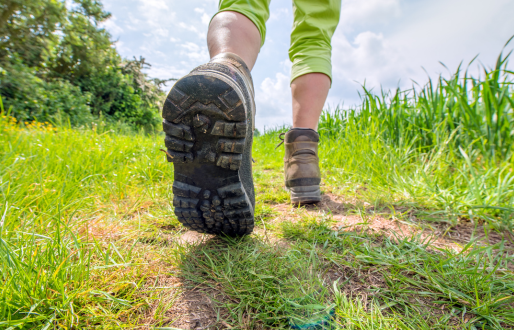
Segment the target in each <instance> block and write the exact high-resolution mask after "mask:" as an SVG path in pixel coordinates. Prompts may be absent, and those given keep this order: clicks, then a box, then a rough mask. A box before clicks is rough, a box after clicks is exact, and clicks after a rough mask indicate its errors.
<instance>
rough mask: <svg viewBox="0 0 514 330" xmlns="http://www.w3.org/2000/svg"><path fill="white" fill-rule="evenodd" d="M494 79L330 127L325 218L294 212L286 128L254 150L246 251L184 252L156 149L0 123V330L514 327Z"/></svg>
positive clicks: (507, 192)
mask: <svg viewBox="0 0 514 330" xmlns="http://www.w3.org/2000/svg"><path fill="white" fill-rule="evenodd" d="M498 63H499V65H497V66H496V67H495V68H494V69H492V70H490V71H487V70H486V71H485V72H484V75H483V77H482V78H481V79H472V78H469V77H467V76H466V75H465V74H464V75H462V74H460V73H459V72H457V74H456V75H455V76H454V77H453V78H450V79H447V80H444V79H441V80H439V81H438V85H437V86H436V85H434V84H432V83H429V84H428V85H427V86H425V87H423V88H422V89H420V88H418V89H417V90H416V92H414V91H410V92H409V93H410V94H409V93H407V92H401V91H397V92H395V93H394V94H387V93H384V94H383V95H381V96H380V97H377V96H375V95H373V94H372V93H371V92H370V91H366V92H365V94H364V98H363V106H362V107H361V108H359V109H353V110H349V111H342V110H336V111H333V112H326V113H324V115H323V118H322V121H321V123H320V132H321V135H322V143H321V145H320V157H321V159H322V171H323V182H324V184H323V186H322V190H323V192H324V193H325V195H326V199H327V200H330V201H329V202H330V203H331V204H330V203H328V202H327V203H326V204H323V205H321V206H319V207H318V208H307V209H304V208H299V209H298V208H294V207H292V206H291V205H289V197H288V194H287V191H285V190H284V188H283V186H282V173H281V169H282V166H283V165H282V157H283V150H282V148H279V149H276V150H275V149H274V148H275V145H276V144H277V143H278V132H279V131H283V130H284V129H286V128H280V129H276V130H270V131H268V132H265V134H263V135H261V136H259V137H257V138H256V141H255V145H254V150H253V154H254V158H255V160H256V163H255V165H254V177H255V180H256V189H257V195H256V196H257V203H258V204H257V208H256V221H257V227H256V231H255V234H254V235H252V236H250V237H246V238H242V239H227V238H206V239H205V240H204V241H201V242H198V243H195V244H190V243H187V242H185V241H184V240H183V239H182V238H183V237H184V236H183V235H184V230H183V229H182V228H181V227H180V225H179V223H178V221H177V220H176V218H175V216H174V215H173V207H172V205H171V203H170V201H171V199H172V192H171V189H170V186H171V178H172V175H173V168H172V166H171V165H169V164H167V163H166V162H165V161H164V155H163V153H162V152H160V151H159V149H160V148H162V137H161V136H159V135H145V134H143V133H141V134H139V133H130V132H126V131H124V132H121V131H119V130H116V128H112V127H105V126H102V124H101V122H99V123H95V124H94V125H92V127H90V128H85V127H84V128H75V129H71V128H69V127H68V128H67V127H57V128H56V127H53V126H52V125H48V124H39V123H31V124H29V123H15V122H13V121H12V119H10V118H9V117H8V116H3V117H2V118H1V119H0V141H1V142H2V143H0V193H1V196H2V198H1V205H0V217H1V218H0V265H1V266H0V328H5V329H34V328H37V329H81V328H87V329H90V328H91V329H93V328H97V329H112V328H130V329H154V328H155V329H171V328H173V327H182V328H185V327H186V326H187V327H189V328H191V327H193V328H194V327H198V328H202V327H207V326H208V325H211V326H213V327H218V328H234V329H262V328H284V327H289V326H290V324H292V323H294V322H296V323H295V324H297V325H298V324H300V323H302V322H303V323H308V322H309V321H313V320H316V319H319V318H327V317H328V315H330V313H332V312H333V313H334V315H333V317H332V319H331V321H330V324H329V325H325V328H344V329H413V328H414V329H429V328H430V329H506V328H514V301H513V298H512V297H513V296H514V274H513V269H514V264H513V253H512V251H513V246H514V244H513V242H512V235H513V225H514V224H513V218H514V216H513V214H514V211H513V208H514V206H513V202H514V179H513V168H514V166H513V161H514V158H513V155H512V152H513V151H512V148H511V146H512V143H510V142H512V140H511V139H512V129H513V104H512V99H513V96H512V95H513V90H512V85H511V81H512V74H513V73H512V72H510V71H508V70H506V61H505V60H504V59H503V58H500V60H499V62H498ZM459 75H460V76H459ZM2 111H3V110H2ZM509 139H510V140H509ZM509 141H510V142H509ZM381 226H382V227H381ZM392 227H394V228H396V229H395V230H392V229H391V228H392ZM465 232H466V233H470V236H469V237H467V236H466V237H464V238H462V237H461V238H460V239H452V238H455V237H454V236H450V235H459V234H464V233H465ZM427 233H428V234H427ZM194 297H198V299H196V298H194ZM193 298H194V299H193ZM187 299H192V300H195V299H196V300H195V301H197V305H194V304H193V303H190V302H188V300H187ZM202 299H203V300H202ZM201 301H208V303H207V302H202V303H201V304H200V302H201ZM202 304H203V305H202ZM209 311H210V312H209ZM194 315H197V316H198V315H200V316H198V319H197V320H196V321H195V319H194V317H195V316H194ZM185 319H187V320H189V321H190V323H186V322H185V321H184V320H185ZM193 322H196V326H195V325H194V324H193Z"/></svg>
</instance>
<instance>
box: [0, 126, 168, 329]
mask: <svg viewBox="0 0 514 330" xmlns="http://www.w3.org/2000/svg"><path fill="white" fill-rule="evenodd" d="M0 140H1V141H2V142H1V143H0V196H1V197H0V200H1V204H0V219H1V220H0V328H2V329H3V328H4V327H7V328H8V327H9V326H15V327H20V328H24V329H25V328H26V329H29V328H31V329H33V328H45V329H50V328H49V327H50V326H52V328H53V325H55V324H57V323H61V322H63V323H62V325H63V326H65V327H68V328H70V327H77V328H82V327H87V324H91V323H90V322H93V324H94V323H95V322H100V323H103V322H107V321H106V320H102V317H95V315H96V314H98V315H104V314H105V312H106V311H108V310H110V308H113V309H117V310H119V309H120V307H119V306H121V307H122V308H130V304H129V303H124V302H123V301H122V300H119V299H118V298H114V297H113V296H112V295H111V294H109V293H108V292H103V291H102V287H105V284H106V283H103V282H102V280H100V281H96V282H92V277H91V275H92V274H96V275H98V271H99V270H101V269H102V267H107V268H109V267H119V266H117V265H119V264H124V263H125V262H124V260H123V257H122V256H121V255H126V253H124V252H122V254H120V253H119V252H118V251H117V248H116V247H115V245H114V243H111V244H109V245H108V246H105V245H103V244H99V243H95V242H96V239H95V236H94V235H93V236H90V235H89V232H90V230H91V226H92V223H95V222H98V221H100V219H101V218H103V217H109V216H115V219H116V221H123V219H124V218H125V215H126V214H125V213H126V212H127V213H128V211H129V210H127V211H126V210H124V209H123V204H124V203H126V201H127V200H129V201H130V202H131V203H133V205H132V204H131V205H129V206H130V207H132V208H137V207H139V205H140V203H141V202H142V201H145V199H146V200H147V201H148V200H150V201H155V202H156V203H157V204H158V203H159V202H162V207H163V209H166V210H165V211H166V212H165V213H166V217H167V218H168V219H169V215H170V214H172V212H171V211H170V210H169V208H168V203H167V202H166V201H167V200H168V199H169V197H170V196H169V194H170V191H169V189H168V182H169V177H170V176H169V175H170V174H171V169H172V168H171V167H170V166H168V164H167V163H166V162H165V161H164V159H163V156H162V154H161V152H159V150H158V149H159V145H160V142H161V138H160V137H158V136H147V135H144V134H136V133H132V134H125V135H124V134H120V133H119V132H114V131H111V130H110V129H107V128H106V127H104V126H101V125H93V129H90V128H84V129H71V128H66V127H58V128H57V127H54V126H52V125H49V124H39V123H35V122H34V123H30V124H29V123H27V124H26V125H25V123H16V122H15V121H14V120H13V119H12V118H10V117H7V116H2V117H1V118H0ZM131 198H132V199H133V200H131ZM113 208H114V209H113ZM117 209H118V210H117ZM117 213H118V214H117ZM170 220H171V219H170ZM97 279H98V276H97ZM117 299H118V300H119V301H118V300H117ZM120 301H121V305H120ZM111 303H112V304H113V306H111V307H109V305H110V304H111ZM123 304H125V305H123ZM99 305H103V306H99ZM127 306H128V307H127ZM99 310H100V311H102V310H103V312H99ZM60 320H62V321H60ZM10 329H14V328H10Z"/></svg>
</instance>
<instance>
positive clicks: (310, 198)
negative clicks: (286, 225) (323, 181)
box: [288, 185, 321, 204]
mask: <svg viewBox="0 0 514 330" xmlns="http://www.w3.org/2000/svg"><path fill="white" fill-rule="evenodd" d="M288 189H289V192H290V193H291V203H293V204H314V203H319V202H321V190H320V188H319V186H318V185H315V186H298V187H289V188H288Z"/></svg>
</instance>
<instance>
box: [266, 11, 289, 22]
mask: <svg viewBox="0 0 514 330" xmlns="http://www.w3.org/2000/svg"><path fill="white" fill-rule="evenodd" d="M287 16H289V9H288V8H277V9H275V10H273V11H272V12H270V16H269V21H270V22H273V21H278V20H281V19H284V18H285V17H287Z"/></svg>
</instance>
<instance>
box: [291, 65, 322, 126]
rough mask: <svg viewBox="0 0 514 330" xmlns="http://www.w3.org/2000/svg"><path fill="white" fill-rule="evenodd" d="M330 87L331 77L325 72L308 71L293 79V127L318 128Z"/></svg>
mask: <svg viewBox="0 0 514 330" xmlns="http://www.w3.org/2000/svg"><path fill="white" fill-rule="evenodd" d="M329 89H330V78H329V77H328V76H327V75H325V74H323V73H308V74H305V75H303V76H300V77H298V78H296V79H295V80H293V82H292V83H291V94H292V95H293V127H304V128H312V129H314V130H315V129H317V127H318V121H319V116H320V115H321V111H323V105H324V104H325V101H326V99H327V95H328V90H329Z"/></svg>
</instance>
